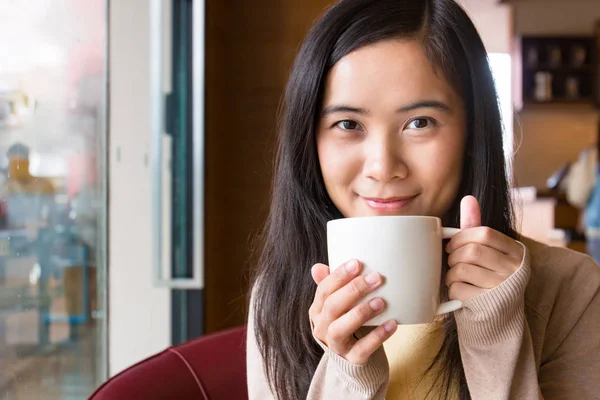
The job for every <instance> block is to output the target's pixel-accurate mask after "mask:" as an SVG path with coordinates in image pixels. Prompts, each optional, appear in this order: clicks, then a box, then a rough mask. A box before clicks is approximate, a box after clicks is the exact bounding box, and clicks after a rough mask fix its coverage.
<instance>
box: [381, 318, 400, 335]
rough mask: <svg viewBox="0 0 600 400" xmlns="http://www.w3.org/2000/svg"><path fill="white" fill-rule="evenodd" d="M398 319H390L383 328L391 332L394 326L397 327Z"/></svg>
mask: <svg viewBox="0 0 600 400" xmlns="http://www.w3.org/2000/svg"><path fill="white" fill-rule="evenodd" d="M396 325H397V324H396V321H388V322H386V323H385V324H383V329H384V330H385V331H386V332H387V333H390V332H391V331H393V330H394V328H395V327H396Z"/></svg>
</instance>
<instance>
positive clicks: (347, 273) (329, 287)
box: [310, 260, 361, 315]
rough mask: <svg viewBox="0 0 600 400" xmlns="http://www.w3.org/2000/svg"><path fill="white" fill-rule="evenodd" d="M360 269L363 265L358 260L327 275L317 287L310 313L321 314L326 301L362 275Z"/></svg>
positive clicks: (347, 263)
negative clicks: (357, 276)
mask: <svg viewBox="0 0 600 400" xmlns="http://www.w3.org/2000/svg"><path fill="white" fill-rule="evenodd" d="M360 269H361V265H360V263H359V262H358V261H357V260H349V261H348V262H346V263H345V264H343V265H341V266H340V267H339V268H336V269H335V271H333V272H332V273H330V274H329V275H327V276H326V277H325V278H324V279H323V280H322V281H321V283H319V285H318V286H317V290H316V292H315V299H314V301H313V304H312V306H311V311H310V313H311V314H313V315H314V314H315V313H320V312H321V310H322V309H323V304H324V303H325V299H327V297H329V296H330V295H331V294H332V293H333V292H335V291H336V290H338V289H339V288H341V287H342V286H344V285H345V284H347V283H348V282H350V281H351V280H352V279H353V278H354V277H356V275H358V274H359V273H360Z"/></svg>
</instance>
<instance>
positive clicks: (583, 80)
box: [0, 0, 600, 400]
mask: <svg viewBox="0 0 600 400" xmlns="http://www.w3.org/2000/svg"><path fill="white" fill-rule="evenodd" d="M456 1H457V2H458V3H460V4H461V5H462V6H463V8H464V9H465V10H466V11H467V12H468V14H469V15H470V16H471V18H472V20H473V22H474V23H475V26H476V28H477V29H478V31H479V33H480V35H481V37H482V39H483V41H484V44H485V46H486V50H487V51H488V56H489V61H490V67H491V69H492V72H493V75H494V79H495V82H496V87H497V91H498V96H499V107H500V109H501V114H502V117H503V124H504V153H505V156H506V160H507V162H508V164H509V165H510V168H509V180H510V182H511V184H512V188H511V191H512V195H513V202H514V206H515V216H516V220H517V226H518V229H519V231H520V233H521V234H522V235H525V236H527V237H530V238H532V239H534V240H537V241H539V242H542V243H545V244H548V245H551V246H559V247H568V248H571V249H573V250H575V251H579V252H583V253H586V252H587V251H588V247H587V243H586V232H585V229H584V228H583V226H582V209H581V208H580V207H578V206H576V205H574V204H572V202H570V201H569V197H568V193H567V189H568V183H569V176H570V175H569V173H570V171H571V169H572V167H573V165H574V164H575V163H576V162H577V161H578V160H579V159H580V157H581V155H582V153H583V152H585V150H586V149H589V148H591V147H593V146H596V145H597V143H599V138H598V136H599V135H600V119H599V112H600V3H599V2H598V1H597V0H456ZM331 4H332V1H331V0H301V1H300V0H298V1H290V0H253V1H243V0H231V1H223V0H86V1H81V0H19V1H12V2H6V1H5V2H0V198H1V202H0V400H34V399H35V400H37V399H44V400H75V399H88V398H90V399H95V400H103V399H117V398H119V399H121V398H122V399H126V398H127V399H130V398H131V399H133V398H147V399H150V398H178V399H187V398H206V399H208V398H211V399H238V398H245V396H247V394H246V382H245V364H244V357H245V355H244V347H243V343H242V342H243V337H244V328H243V327H244V325H245V324H246V313H247V306H246V299H247V297H246V295H247V291H248V282H249V270H250V267H251V263H252V260H255V258H254V257H255V253H254V252H255V248H254V247H253V238H255V237H256V235H257V234H258V233H259V232H260V230H261V228H262V227H263V225H264V223H265V219H266V216H267V213H268V204H269V196H270V188H271V177H272V171H271V168H272V160H273V157H274V147H275V134H276V128H277V125H276V122H277V119H276V118H277V113H278V107H279V104H280V101H281V96H282V91H283V89H284V86H285V84H286V80H287V77H288V73H289V70H290V67H291V65H292V63H293V60H294V57H295V55H296V51H297V50H298V47H299V45H300V43H301V41H302V39H303V37H304V36H305V35H306V33H307V31H308V29H309V28H310V26H311V24H312V23H313V22H314V20H315V19H316V18H317V17H318V16H319V15H321V14H322V12H323V10H324V9H325V8H326V7H328V6H329V5H331ZM240 127H243V128H244V129H240ZM248 127H251V129H246V128H248ZM163 128H164V129H163ZM172 348H175V349H177V350H176V351H175V350H169V349H172ZM181 354H183V355H184V356H185V357H188V356H189V357H192V358H193V357H196V358H195V359H194V360H195V361H194V362H195V363H196V364H194V368H197V371H196V373H197V374H198V375H199V376H201V377H202V379H201V380H203V383H202V384H203V385H204V386H205V387H204V388H201V390H202V391H206V393H208V394H206V393H205V394H204V397H201V396H199V397H191V396H193V395H192V394H191V393H196V392H195V390H197V382H196V381H194V380H193V379H191V378H190V376H189V374H190V372H189V370H187V369H186V368H187V367H185V366H183V364H181V363H178V361H177V360H178V358H177V357H180V355H181ZM157 360H158V361H157ZM172 375H173V376H177V377H178V378H177V379H180V380H182V382H183V383H174V382H173V381H171V380H170V379H171V378H170V377H171V376H172ZM188 378H189V379H190V381H189V382H185V379H188ZM204 379H206V380H205V381H204ZM140 380H141V381H145V382H147V381H152V380H154V381H156V382H161V385H163V386H164V387H165V388H167V389H168V390H169V392H168V393H171V394H173V393H179V394H178V395H173V396H174V397H160V396H159V395H158V394H157V393H156V392H154V393H152V392H144V393H145V394H144V395H141V394H140V393H137V394H136V395H137V396H138V397H135V396H134V395H133V394H131V393H130V392H127V391H126V390H127V388H131V387H136V388H140V387H141V386H146V385H145V384H144V385H141V384H138V383H136V382H139V381H140ZM223 382H226V384H223ZM202 384H201V386H202ZM188 386H191V388H190V389H189V392H186V393H188V395H189V396H190V397H186V396H187V395H186V394H185V393H184V392H185V390H188V389H187V388H188ZM139 390H144V389H142V388H140V389H139ZM148 390H150V389H148ZM152 390H154V389H152ZM177 390H180V391H179V392H177ZM115 396H116V397H115ZM119 396H121V397H119ZM140 396H141V397H140ZM144 396H145V397H144Z"/></svg>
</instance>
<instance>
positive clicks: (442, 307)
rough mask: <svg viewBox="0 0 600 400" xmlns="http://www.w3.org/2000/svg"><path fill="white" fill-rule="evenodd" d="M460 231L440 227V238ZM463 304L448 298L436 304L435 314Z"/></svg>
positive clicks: (449, 236)
mask: <svg viewBox="0 0 600 400" xmlns="http://www.w3.org/2000/svg"><path fill="white" fill-rule="evenodd" d="M458 232H460V229H458V228H442V239H450V238H452V237H453V236H454V235H456V234H457V233H458ZM462 306H463V304H462V301H460V300H450V301H447V302H445V303H442V304H440V305H439V306H438V308H437V310H436V312H435V315H442V314H447V313H449V312H452V311H456V310H460V309H461V308H462Z"/></svg>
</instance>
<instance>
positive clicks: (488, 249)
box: [446, 196, 524, 302]
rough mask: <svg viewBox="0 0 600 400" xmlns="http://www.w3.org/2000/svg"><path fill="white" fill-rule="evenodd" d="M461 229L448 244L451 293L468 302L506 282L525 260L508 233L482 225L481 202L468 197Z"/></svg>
mask: <svg viewBox="0 0 600 400" xmlns="http://www.w3.org/2000/svg"><path fill="white" fill-rule="evenodd" d="M460 216H461V221H460V227H461V229H462V231H461V232H459V233H457V234H456V235H455V236H454V237H453V238H452V239H451V240H450V242H449V243H448V245H447V246H446V251H447V252H448V253H449V256H448V266H449V267H450V270H449V271H448V273H447V274H446V285H447V286H448V288H449V291H448V295H449V297H450V299H452V300H460V301H463V302H464V301H466V300H469V299H470V298H472V297H475V296H477V295H479V294H481V293H483V292H485V291H487V290H490V289H493V288H495V287H496V286H498V285H500V284H501V283H502V282H504V281H505V280H506V279H508V277H510V276H511V275H512V274H513V273H514V272H515V271H516V270H518V269H519V267H520V266H521V263H522V261H523V256H524V250H523V246H522V245H521V244H520V243H519V242H517V241H515V240H513V239H511V238H509V237H508V236H506V235H504V234H502V233H500V232H498V231H495V230H493V229H491V228H487V227H483V226H481V211H480V209H479V202H478V201H477V199H475V197H473V196H467V197H465V198H464V199H463V200H462V202H461V207H460Z"/></svg>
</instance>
